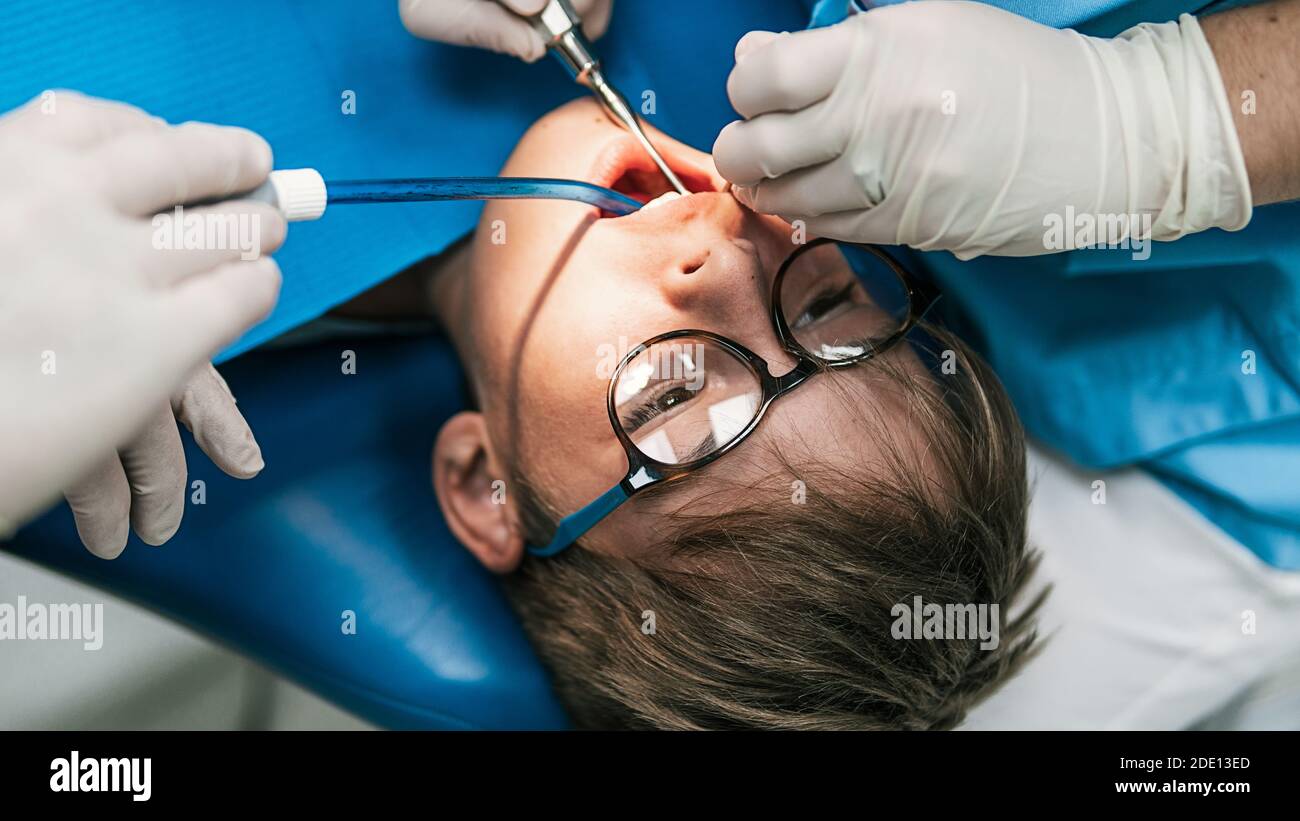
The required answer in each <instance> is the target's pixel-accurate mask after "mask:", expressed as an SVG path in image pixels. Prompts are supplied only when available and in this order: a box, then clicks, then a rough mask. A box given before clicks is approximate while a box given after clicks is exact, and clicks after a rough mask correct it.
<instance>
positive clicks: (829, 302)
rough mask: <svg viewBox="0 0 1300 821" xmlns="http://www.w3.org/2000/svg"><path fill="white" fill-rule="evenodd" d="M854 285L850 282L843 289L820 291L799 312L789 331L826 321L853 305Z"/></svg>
mask: <svg viewBox="0 0 1300 821" xmlns="http://www.w3.org/2000/svg"><path fill="white" fill-rule="evenodd" d="M855 285H856V283H855V282H852V281H850V282H849V283H848V284H846V285H845V286H844V287H843V288H838V289H835V290H822V291H821V292H819V293H818V294H817V295H816V296H814V297H813V298H812V299H811V300H810V301H809V303H808V306H807V307H806V308H804V309H803V310H802V311H800V312H799V316H798V317H796V318H794V320H793V322H792V323H791V325H790V328H791V330H798V329H800V328H805V327H807V326H809V325H811V324H813V323H814V322H819V321H821V320H823V319H826V318H827V317H828V316H830V315H831V314H834V313H837V312H838V310H840V309H843V308H844V307H846V306H849V305H852V304H853V289H854V287H855Z"/></svg>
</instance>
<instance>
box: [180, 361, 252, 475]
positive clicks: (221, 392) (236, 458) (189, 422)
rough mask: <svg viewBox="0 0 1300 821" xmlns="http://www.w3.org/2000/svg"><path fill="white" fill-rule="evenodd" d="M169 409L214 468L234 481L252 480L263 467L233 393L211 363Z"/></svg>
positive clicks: (187, 386) (193, 378)
mask: <svg viewBox="0 0 1300 821" xmlns="http://www.w3.org/2000/svg"><path fill="white" fill-rule="evenodd" d="M172 410H173V411H174V412H175V414H176V418H177V419H178V420H180V422H181V424H183V425H185V427H187V428H189V431H190V433H192V434H194V441H195V442H197V443H198V445H199V447H200V448H202V449H203V452H204V453H206V454H207V455H208V458H210V459H211V460H212V462H213V464H215V465H216V466H217V467H219V468H221V469H222V470H223V471H224V472H225V473H227V474H228V475H230V476H233V477H235V478H236V479H251V478H252V477H254V476H256V475H257V474H258V473H259V472H261V470H262V468H263V467H265V464H264V463H263V461H262V450H261V448H259V447H258V446H257V440H256V439H254V438H253V431H252V430H251V429H250V428H249V427H248V422H247V421H246V420H245V419H244V415H243V414H242V413H240V412H239V408H237V407H236V406H235V397H234V394H232V393H231V392H230V386H229V385H227V384H226V380H224V379H222V378H221V374H220V373H218V372H217V369H216V368H214V367H212V365H211V364H206V365H204V366H203V367H202V368H199V370H198V372H197V373H196V374H195V375H194V376H193V377H192V378H191V379H190V380H189V382H187V383H185V386H184V387H183V388H181V389H180V391H178V392H177V393H176V395H175V396H173V397H172Z"/></svg>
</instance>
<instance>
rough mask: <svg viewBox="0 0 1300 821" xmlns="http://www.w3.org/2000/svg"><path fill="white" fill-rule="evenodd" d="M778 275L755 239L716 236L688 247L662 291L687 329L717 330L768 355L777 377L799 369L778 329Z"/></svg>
mask: <svg viewBox="0 0 1300 821" xmlns="http://www.w3.org/2000/svg"><path fill="white" fill-rule="evenodd" d="M774 273H775V272H774V271H768V270H767V262H766V261H765V260H764V258H763V254H762V253H760V248H759V246H758V244H756V243H755V242H754V241H753V240H751V239H748V238H746V237H744V236H735V235H732V236H728V235H726V234H725V233H724V234H720V235H713V236H710V237H708V238H707V239H705V240H703V241H698V242H696V243H694V244H693V245H688V246H687V248H686V249H684V252H683V253H682V254H681V255H680V256H679V257H678V261H677V264H675V265H671V266H669V267H668V268H667V270H666V271H665V272H664V273H663V275H662V279H661V282H660V290H661V292H662V294H663V297H664V300H665V301H666V302H667V303H668V305H669V306H671V307H672V309H673V310H674V312H675V313H676V314H677V316H678V321H679V322H680V323H681V325H680V327H682V328H698V329H700V330H706V331H712V332H714V333H717V334H721V335H723V336H726V337H728V338H729V339H733V340H735V341H736V342H739V343H740V344H742V345H744V346H745V347H747V348H749V349H750V350H751V351H753V352H754V353H756V354H758V355H759V356H761V357H763V358H764V359H766V360H767V362H768V367H769V369H770V370H771V371H772V373H773V374H774V375H780V374H783V373H785V372H786V371H788V370H790V369H791V368H793V367H794V365H795V359H794V357H792V356H791V355H790V354H789V353H787V352H786V351H785V350H784V349H783V348H782V347H781V344H780V342H779V341H778V340H777V337H776V331H775V330H774V328H773V325H772V308H771V289H772V285H771V283H772V275H773V274H774Z"/></svg>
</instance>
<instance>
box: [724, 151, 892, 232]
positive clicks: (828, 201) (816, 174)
mask: <svg viewBox="0 0 1300 821" xmlns="http://www.w3.org/2000/svg"><path fill="white" fill-rule="evenodd" d="M731 192H732V194H733V195H735V197H736V199H738V200H740V202H741V203H742V204H744V205H745V206H746V207H748V208H750V209H752V210H754V211H757V212H759V213H760V214H779V215H780V216H781V217H783V218H784V219H786V220H795V219H803V220H807V219H808V218H809V217H819V216H821V215H822V214H829V213H834V212H836V211H852V210H863V209H866V208H870V207H871V206H872V205H874V204H875V203H876V202H878V201H879V199H878V198H873V196H872V193H871V192H870V191H869V190H868V188H867V187H864V186H863V185H862V183H861V181H860V180H859V178H858V176H857V175H856V174H853V173H852V172H850V171H849V170H848V169H846V168H844V166H843V165H842V164H841V163H837V162H825V163H822V164H821V165H815V166H813V167H812V168H803V169H800V170H798V171H792V172H790V173H789V174H783V175H781V176H780V177H777V178H776V179H773V180H762V181H760V182H758V183H755V184H754V185H752V186H743V185H739V186H732V188H731ZM880 196H881V197H883V194H882V195H880Z"/></svg>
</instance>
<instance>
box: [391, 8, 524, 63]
mask: <svg viewBox="0 0 1300 821" xmlns="http://www.w3.org/2000/svg"><path fill="white" fill-rule="evenodd" d="M518 5H519V7H520V8H531V6H525V5H524V4H522V3H520V4H518ZM543 5H544V4H543ZM400 9H401V15H402V23H403V24H404V25H405V26H406V29H407V30H408V31H410V32H411V33H412V34H414V35H415V36H416V37H423V38H425V39H426V40H438V41H439V42H443V43H454V44H456V45H461V46H475V47H478V48H485V49H488V50H490V51H496V52H501V53H502V54H511V55H514V56H515V57H518V58H520V59H521V60H524V61H525V62H529V63H532V62H535V61H537V60H539V59H541V57H542V55H543V54H545V53H546V45H545V43H543V42H542V37H541V35H540V34H538V33H537V32H536V31H534V30H533V27H532V26H531V25H530V24H529V23H528V21H527V20H524V19H523V18H521V17H520V16H519V15H518V14H516V13H514V12H512V11H511V10H510V9H508V8H506V7H505V6H504V5H502V4H501V3H498V2H496V0H441V2H434V0H408V2H404V3H402V5H401V7H400ZM536 11H540V7H539V8H538V9H535V10H534V12H536Z"/></svg>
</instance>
